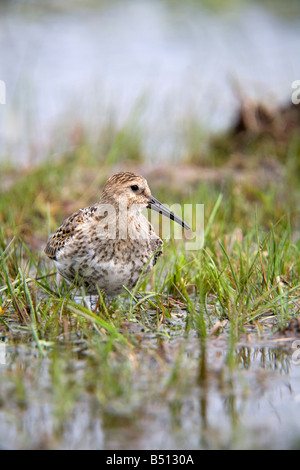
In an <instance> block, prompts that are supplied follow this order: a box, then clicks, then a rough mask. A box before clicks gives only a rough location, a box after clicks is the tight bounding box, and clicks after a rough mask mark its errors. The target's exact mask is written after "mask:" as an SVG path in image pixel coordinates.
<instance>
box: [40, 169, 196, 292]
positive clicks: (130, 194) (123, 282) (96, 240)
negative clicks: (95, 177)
mask: <svg viewBox="0 0 300 470" xmlns="http://www.w3.org/2000/svg"><path fill="white" fill-rule="evenodd" d="M144 208H149V209H153V210H155V211H157V212H159V213H161V214H163V215H165V216H167V217H169V218H170V219H171V220H174V221H175V222H177V223H179V224H180V225H182V227H184V228H186V229H189V226H188V225H186V224H185V222H183V220H181V219H180V218H179V217H177V216H176V215H175V214H174V213H173V212H171V211H170V210H169V209H168V208H167V207H166V206H164V205H163V204H161V203H160V202H159V201H158V200H157V199H155V198H154V197H153V196H152V195H151V191H150V189H149V186H148V183H147V181H146V179H145V178H143V177H142V176H139V175H137V174H135V173H131V172H120V173H117V174H115V175H113V176H112V177H111V178H109V179H108V181H107V182H106V184H105V186H104V189H103V192H102V195H101V198H100V201H99V202H98V203H96V204H94V205H93V206H90V207H86V208H84V209H80V210H79V211H77V212H75V213H74V214H72V215H71V216H70V217H68V218H67V219H66V220H65V221H64V222H63V223H62V225H61V226H60V227H59V228H58V229H57V230H56V232H55V233H54V234H53V235H52V236H51V237H50V238H49V240H48V243H47V246H46V248H45V253H46V255H47V256H48V257H49V258H50V259H52V260H53V261H54V263H55V264H56V266H57V269H58V271H59V273H60V274H61V275H62V276H63V277H64V278H66V279H67V280H68V281H69V282H70V283H74V284H75V285H78V286H82V287H84V289H85V291H86V293H88V294H90V295H93V294H97V293H98V291H99V290H100V291H102V292H105V293H106V294H107V295H109V296H113V295H117V294H120V293H121V292H122V289H123V286H126V287H127V289H132V288H133V287H134V286H135V285H136V283H137V281H138V279H139V278H140V276H141V274H142V275H144V274H147V273H148V272H149V271H150V270H151V269H152V268H153V266H154V265H155V263H156V261H157V258H158V257H159V256H160V255H161V254H162V245H163V242H162V240H161V239H160V238H159V237H158V236H157V235H156V234H155V233H154V230H153V227H152V225H151V224H150V222H149V221H148V220H147V219H146V217H144V215H143V214H142V210H143V209H144Z"/></svg>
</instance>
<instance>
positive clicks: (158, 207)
mask: <svg viewBox="0 0 300 470" xmlns="http://www.w3.org/2000/svg"><path fill="white" fill-rule="evenodd" d="M147 208H148V209H153V210H154V211H156V212H158V213H159V214H163V215H165V216H166V217H169V219H171V220H174V221H175V222H177V223H178V224H179V225H182V227H184V228H186V229H187V230H190V229H191V228H190V227H189V226H188V225H187V224H186V223H185V222H184V221H183V220H181V218H180V217H177V215H175V214H174V212H172V211H170V210H169V209H168V208H167V207H166V206H164V205H163V204H162V203H161V202H159V201H158V200H157V199H155V197H153V196H151V197H150V200H149V202H148V206H147Z"/></svg>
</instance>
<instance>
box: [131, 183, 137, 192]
mask: <svg viewBox="0 0 300 470" xmlns="http://www.w3.org/2000/svg"><path fill="white" fill-rule="evenodd" d="M130 187H131V189H132V191H138V190H139V187H138V186H137V185H136V184H133V185H132V186H130Z"/></svg>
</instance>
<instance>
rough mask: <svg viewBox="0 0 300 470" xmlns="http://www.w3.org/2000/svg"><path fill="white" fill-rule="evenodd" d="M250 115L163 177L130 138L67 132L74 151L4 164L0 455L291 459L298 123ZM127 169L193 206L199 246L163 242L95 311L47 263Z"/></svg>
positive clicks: (298, 265) (299, 335)
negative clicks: (141, 270)
mask: <svg viewBox="0 0 300 470" xmlns="http://www.w3.org/2000/svg"><path fill="white" fill-rule="evenodd" d="M251 106H252V107H251ZM251 106H250V107H249V105H247V106H246V105H243V106H242V107H241V113H240V115H239V117H238V119H237V125H236V126H233V127H232V129H230V130H229V131H228V132H226V133H224V134H223V135H217V136H214V137H211V138H209V139H207V142H206V145H205V146H203V145H201V147H197V145H195V142H196V140H195V139H194V138H193V139H191V141H190V147H189V148H187V152H186V158H185V159H184V160H181V161H180V162H177V163H173V164H172V165H169V164H168V165H160V166H155V167H154V166H149V164H147V163H146V162H145V161H144V159H143V155H142V152H141V151H140V148H141V147H140V145H139V141H138V139H137V137H136V135H135V134H134V132H133V133H132V134H131V133H130V128H126V132H124V130H122V129H121V130H116V131H115V132H112V133H111V135H110V139H111V147H109V148H110V151H105V149H102V150H101V149H100V150H99V148H97V147H95V145H94V144H93V145H92V144H91V143H90V142H89V140H88V138H87V136H85V134H84V132H83V131H82V129H78V128H76V129H75V130H74V132H73V133H72V136H71V138H72V139H73V141H74V142H75V143H76V145H73V150H72V151H70V152H69V153H66V154H62V155H56V157H55V158H51V157H49V158H48V159H46V160H44V161H43V162H42V163H40V164H38V165H29V166H28V167H26V168H20V169H17V168H16V167H14V166H10V165H3V166H2V168H1V174H0V185H1V193H0V224H1V228H0V249H1V251H0V264H1V270H0V347H1V349H0V371H1V374H0V446H1V447H2V448H43V449H44V448H77V449H78V448H88V449H91V448H98V449H202V448H204V449H205V448H299V442H300V429H299V420H298V416H299V412H300V409H299V406H300V405H299V403H300V366H299V365H298V362H299V360H298V354H297V345H298V344H299V343H297V341H298V339H299V340H300V326H299V308H300V253H299V250H300V218H299V210H300V207H299V201H300V198H299V196H300V194H299V193H300V184H299V183H300V138H299V123H300V120H299V119H300V118H299V111H298V108H297V107H296V106H295V107H291V108H290V107H289V106H288V107H286V108H284V109H285V111H284V112H283V110H280V112H278V113H276V112H275V111H273V112H269V111H268V110H266V109H264V108H263V107H260V106H256V105H251ZM194 137H195V136H194ZM112 149H113V151H112ZM116 149H122V155H120V159H119V160H116V159H115V157H114V158H108V156H109V155H110V156H111V155H112V154H115V152H116ZM122 169H127V170H133V171H135V172H137V173H140V174H142V175H144V176H145V177H146V178H147V179H148V182H149V185H150V187H151V189H152V192H153V194H155V196H157V197H158V198H159V199H160V200H161V201H162V202H164V203H169V204H171V203H175V202H176V203H178V202H179V203H182V204H183V203H202V204H204V205H205V242H204V246H203V248H202V249H200V250H197V251H193V252H192V251H186V250H184V246H183V244H182V242H181V241H176V240H175V241H174V240H172V239H171V240H169V241H167V242H166V243H165V248H164V256H163V258H162V259H160V261H159V262H158V264H157V266H156V267H155V270H154V271H153V273H151V275H149V276H148V277H147V278H146V280H145V281H143V282H142V283H141V284H140V285H139V286H138V288H137V289H135V291H134V292H131V293H129V292H127V293H124V295H121V296H119V297H116V298H114V299H112V300H108V299H105V298H100V299H99V301H98V303H96V304H95V305H94V307H93V309H92V310H91V309H90V308H89V307H88V306H87V305H86V304H85V303H84V302H79V301H78V300H77V301H76V299H74V298H73V294H74V292H73V291H72V290H71V289H70V288H69V286H68V285H67V284H66V283H65V282H64V281H62V280H61V279H58V278H57V277H56V275H55V272H54V268H53V265H52V264H51V263H49V262H48V261H47V260H46V257H45V256H44V255H43V253H42V250H43V247H44V245H45V243H46V240H47V237H48V235H49V233H51V232H52V231H53V230H55V229H56V227H57V226H58V225H59V224H60V223H61V222H62V220H63V219H64V218H65V217H66V216H68V215H69V214H71V213H72V212H73V211H75V210H76V209H78V208H80V207H86V206H87V205H89V204H91V203H94V202H96V201H97V200H98V199H99V195H100V189H101V188H102V185H103V183H104V182H105V180H106V179H107V177H108V176H109V175H111V174H112V173H114V172H115V170H122Z"/></svg>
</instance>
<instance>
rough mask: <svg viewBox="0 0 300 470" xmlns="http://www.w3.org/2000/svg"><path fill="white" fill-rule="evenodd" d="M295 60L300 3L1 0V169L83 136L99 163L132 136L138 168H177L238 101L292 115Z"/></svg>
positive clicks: (227, 121) (227, 120)
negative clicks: (141, 164) (120, 136)
mask: <svg viewBox="0 0 300 470" xmlns="http://www.w3.org/2000/svg"><path fill="white" fill-rule="evenodd" d="M299 50H300V2H298V1H292V0H289V1H287V2H280V1H276V0H275V1H272V2H271V1H266V0H265V1H261V2H257V1H254V0H253V1H251V0H231V1H228V2H222V1H219V0H213V1H208V0H185V1H184V2H182V1H179V0H178V1H176V0H121V1H120V0H110V1H105V0H98V1H96V0H94V1H92V0H86V1H84V0H76V1H72V2H71V1H65V2H59V1H49V0H39V1H35V0H32V1H29V0H26V1H25V0H23V1H22V0H6V1H3V0H2V1H1V4H0V80H3V81H4V82H5V84H6V104H5V105H0V157H1V161H2V162H3V161H7V160H9V161H12V162H17V163H22V165H25V166H26V165H28V164H30V163H32V162H39V161H40V160H41V159H43V158H44V157H45V156H46V155H51V154H56V153H61V152H64V151H66V150H70V149H71V148H72V147H74V145H75V146H76V143H77V142H78V139H80V138H82V135H84V136H85V138H87V139H89V141H90V142H92V143H93V144H95V146H96V147H95V148H97V149H98V151H99V152H102V153H103V156H104V157H103V158H106V156H107V155H108V154H109V152H110V150H111V143H112V140H113V139H112V137H108V136H109V135H112V134H114V135H115V133H116V132H118V131H119V130H120V129H123V130H124V129H125V131H126V129H127V130H128V129H129V128H130V134H131V139H132V138H133V140H135V139H136V141H138V153H140V154H142V156H143V159H144V160H145V161H147V162H149V163H151V164H152V163H155V162H161V161H166V159H167V160H170V161H174V160H178V159H180V158H183V157H184V156H185V154H186V152H187V150H186V149H187V146H188V145H190V144H191V140H193V139H195V135H196V136H197V139H199V140H200V141H202V142H203V141H204V140H205V136H207V135H210V134H211V133H212V132H219V131H223V130H226V129H227V128H228V127H229V126H231V125H232V123H233V122H234V120H235V119H236V116H237V112H238V110H239V108H240V104H241V100H243V99H244V98H247V99H248V98H251V99H253V100H255V101H259V102H260V103H265V104H267V105H270V106H273V107H276V106H282V105H284V104H286V103H290V101H291V94H292V88H291V86H292V82H293V81H294V80H297V79H300V61H299ZM132 136H135V137H132ZM136 141H135V142H136ZM135 145H137V144H135ZM193 145H195V143H194V144H193ZM196 145H199V146H201V142H199V144H196ZM133 146H134V145H133ZM114 153H115V154H116V155H115V154H114V155H112V154H110V158H111V159H112V160H114V161H117V159H118V155H117V154H118V149H115V150H114Z"/></svg>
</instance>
